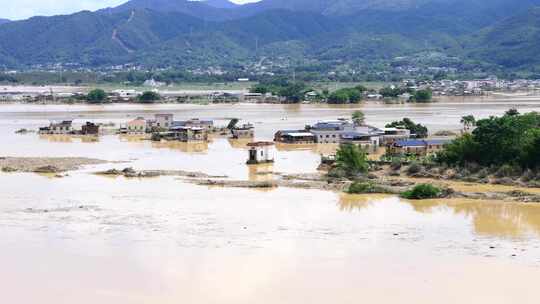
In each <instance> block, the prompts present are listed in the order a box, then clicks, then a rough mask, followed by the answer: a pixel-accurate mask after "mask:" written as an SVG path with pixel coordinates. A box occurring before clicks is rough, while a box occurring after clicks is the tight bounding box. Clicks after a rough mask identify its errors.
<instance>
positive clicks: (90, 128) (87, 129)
mask: <svg viewBox="0 0 540 304" xmlns="http://www.w3.org/2000/svg"><path fill="white" fill-rule="evenodd" d="M81 134H82V135H99V125H97V124H95V123H93V122H89V121H87V122H86V123H85V124H84V125H83V126H82V129H81Z"/></svg>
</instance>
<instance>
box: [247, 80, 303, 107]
mask: <svg viewBox="0 0 540 304" xmlns="http://www.w3.org/2000/svg"><path fill="white" fill-rule="evenodd" d="M250 91H251V93H260V94H266V93H272V95H276V96H280V97H283V98H285V99H286V100H287V101H289V102H295V103H296V102H301V101H302V100H304V97H305V95H306V93H307V92H310V91H312V88H310V87H308V86H307V84H306V83H304V82H291V81H289V80H288V79H286V78H275V79H268V80H263V81H261V82H260V83H259V84H256V85H254V86H253V87H252V88H251V90H250Z"/></svg>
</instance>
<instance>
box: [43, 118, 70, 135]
mask: <svg viewBox="0 0 540 304" xmlns="http://www.w3.org/2000/svg"><path fill="white" fill-rule="evenodd" d="M39 133H40V134H71V133H73V121H71V120H64V121H61V122H51V123H50V124H49V126H48V127H43V128H39Z"/></svg>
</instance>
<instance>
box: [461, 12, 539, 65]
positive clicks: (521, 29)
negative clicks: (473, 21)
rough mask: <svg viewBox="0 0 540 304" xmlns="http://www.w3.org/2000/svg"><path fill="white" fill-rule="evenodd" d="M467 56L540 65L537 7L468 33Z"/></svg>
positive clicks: (500, 61) (515, 63)
mask: <svg viewBox="0 0 540 304" xmlns="http://www.w3.org/2000/svg"><path fill="white" fill-rule="evenodd" d="M470 41H471V42H469V43H467V44H466V47H467V49H470V50H471V51H470V52H469V53H470V55H471V56H472V57H474V58H477V59H480V58H481V59H483V60H486V61H489V62H494V63H497V64H500V65H503V66H507V67H521V66H528V65H530V66H532V65H540V58H539V57H538V54H539V53H540V7H535V8H532V9H530V10H528V11H527V12H525V13H522V14H519V15H516V16H514V17H511V18H508V19H505V20H502V21H500V22H498V23H496V24H495V25H493V26H491V27H488V28H486V29H484V30H482V31H480V32H479V33H477V34H475V35H473V36H471V38H470Z"/></svg>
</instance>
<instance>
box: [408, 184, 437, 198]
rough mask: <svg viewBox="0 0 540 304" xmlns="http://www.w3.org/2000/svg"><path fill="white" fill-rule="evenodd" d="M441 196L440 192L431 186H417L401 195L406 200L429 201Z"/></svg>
mask: <svg viewBox="0 0 540 304" xmlns="http://www.w3.org/2000/svg"><path fill="white" fill-rule="evenodd" d="M441 194H442V190H441V189H439V188H438V187H436V186H434V185H432V184H418V185H416V186H414V187H413V188H412V189H411V190H408V191H405V192H403V193H402V194H401V196H402V197H403V198H406V199H430V198H437V197H439V196H440V195H441Z"/></svg>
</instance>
